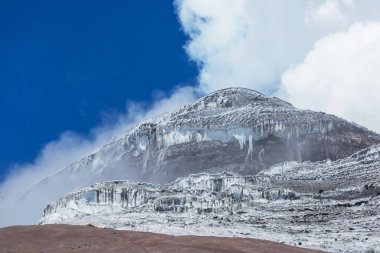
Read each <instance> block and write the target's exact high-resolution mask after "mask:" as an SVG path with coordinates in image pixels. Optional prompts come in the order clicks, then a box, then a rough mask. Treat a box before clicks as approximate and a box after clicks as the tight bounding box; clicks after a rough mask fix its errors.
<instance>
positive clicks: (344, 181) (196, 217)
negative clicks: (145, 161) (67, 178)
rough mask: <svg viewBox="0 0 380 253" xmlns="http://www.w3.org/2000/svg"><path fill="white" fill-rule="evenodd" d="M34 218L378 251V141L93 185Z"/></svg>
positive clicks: (379, 206) (335, 249) (342, 249)
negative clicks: (315, 154) (303, 156)
mask: <svg viewBox="0 0 380 253" xmlns="http://www.w3.org/2000/svg"><path fill="white" fill-rule="evenodd" d="M347 171H348V173H346V172H347ZM40 222H41V223H42V224H49V223H68V224H88V223H91V224H94V225H97V226H101V227H113V228H118V229H132V230H138V231H152V232H160V233H168V234H176V235H178V234H195V235H220V236H247V237H254V238H261V239H271V240H276V241H280V242H285V243H289V244H298V243H299V242H302V245H303V246H306V247H312V248H317V249H323V250H326V251H332V252H370V251H372V252H373V251H375V252H376V250H380V245H379V244H378V242H379V240H380V146H379V145H377V146H373V147H370V148H367V149H365V150H362V151H360V152H358V153H355V154H353V155H352V156H350V157H348V158H345V159H341V160H337V161H333V162H332V161H322V162H316V163H311V162H307V163H306V162H303V163H301V162H291V163H283V164H278V165H275V166H272V167H271V168H268V169H266V170H264V171H262V172H261V173H259V174H258V175H256V176H241V175H238V174H236V173H227V172H225V173H220V174H207V173H202V174H196V175H190V176H188V177H183V178H178V179H177V180H175V181H173V182H172V183H170V184H166V185H161V186H159V185H152V184H146V183H133V182H131V181H113V182H105V183H100V184H95V185H93V186H91V187H87V188H84V189H80V190H76V191H74V192H73V193H71V194H68V195H66V196H64V197H62V198H60V199H59V200H58V201H56V202H53V203H51V204H50V205H48V206H47V208H46V209H45V212H44V216H43V217H42V219H41V221H40ZM352 238H355V239H352Z"/></svg>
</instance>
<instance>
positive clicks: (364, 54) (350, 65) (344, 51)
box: [282, 22, 380, 132]
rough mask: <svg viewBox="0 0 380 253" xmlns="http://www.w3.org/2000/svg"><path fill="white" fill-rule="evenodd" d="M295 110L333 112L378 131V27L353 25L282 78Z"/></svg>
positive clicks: (326, 40)
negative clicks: (296, 108) (301, 108)
mask: <svg viewBox="0 0 380 253" xmlns="http://www.w3.org/2000/svg"><path fill="white" fill-rule="evenodd" d="M282 80H283V89H284V91H285V92H286V93H287V97H288V99H289V100H290V101H291V102H292V103H294V104H295V105H296V106H299V107H303V108H309V109H313V110H319V111H327V112H330V113H334V114H336V115H338V116H341V117H343V118H346V119H349V120H352V121H355V122H357V123H365V125H366V126H367V127H369V128H370V129H372V130H376V131H378V132H380V114H379V113H378V108H379V107H380V101H379V94H380V22H359V23H355V24H353V25H352V26H351V27H350V28H349V29H348V30H347V31H345V32H339V33H335V34H332V35H330V36H327V37H325V38H323V39H321V40H319V41H317V42H316V43H315V45H314V48H313V50H311V51H310V52H309V53H308V55H307V56H306V57H305V59H304V61H303V62H302V63H300V64H298V65H296V66H294V67H292V68H290V69H289V70H288V71H286V72H285V73H284V75H283V79H282Z"/></svg>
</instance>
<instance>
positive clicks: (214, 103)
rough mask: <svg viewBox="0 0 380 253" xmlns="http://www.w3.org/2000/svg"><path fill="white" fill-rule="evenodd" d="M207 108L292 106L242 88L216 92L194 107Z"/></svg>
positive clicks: (196, 103)
mask: <svg viewBox="0 0 380 253" xmlns="http://www.w3.org/2000/svg"><path fill="white" fill-rule="evenodd" d="M199 104H203V105H204V106H205V107H217V108H230V107H243V106H248V105H250V106H251V107H252V106H273V107H279V106H285V107H289V106H291V107H292V105H291V104H289V103H287V102H285V101H282V100H280V99H278V98H272V97H268V96H266V95H264V94H262V93H261V92H258V91H256V90H251V89H248V88H241V87H230V88H225V89H221V90H217V91H214V92H212V93H210V94H208V95H206V96H204V97H202V98H200V99H199V100H198V101H197V102H195V103H194V105H199Z"/></svg>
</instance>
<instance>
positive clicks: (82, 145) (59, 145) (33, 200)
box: [0, 87, 199, 227]
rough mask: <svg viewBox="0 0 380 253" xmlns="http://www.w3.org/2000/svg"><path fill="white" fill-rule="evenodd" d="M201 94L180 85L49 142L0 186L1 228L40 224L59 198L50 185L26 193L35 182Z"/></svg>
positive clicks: (16, 167) (63, 185) (191, 88)
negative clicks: (83, 130)
mask: <svg viewBox="0 0 380 253" xmlns="http://www.w3.org/2000/svg"><path fill="white" fill-rule="evenodd" d="M198 96H199V95H198V90H197V89H196V88H193V87H182V88H176V89H174V90H173V92H172V93H171V94H169V96H168V95H165V94H160V95H159V96H156V97H154V102H153V103H152V104H151V105H150V106H149V105H145V104H142V103H136V102H129V103H128V104H127V112H126V113H125V114H124V115H118V116H116V117H115V116H114V117H113V118H114V119H115V120H114V121H113V123H109V122H107V123H105V124H103V125H102V126H99V127H97V128H94V129H93V130H92V131H91V133H90V134H89V136H88V137H85V136H80V135H77V134H75V133H72V132H65V133H63V134H62V135H61V137H60V138H59V139H58V140H55V141H52V142H50V143H48V144H47V145H46V146H45V147H44V148H43V149H42V151H41V153H40V155H39V156H38V157H37V158H36V159H35V161H34V162H33V163H31V164H23V165H17V166H14V167H13V168H12V171H13V173H12V174H11V175H9V176H8V177H7V179H6V180H5V181H4V182H3V183H2V184H1V185H0V227H1V226H6V225H13V224H31V223H36V222H37V220H38V219H39V218H40V217H41V215H42V212H43V209H44V208H45V207H46V205H47V204H48V202H50V201H53V200H55V199H56V193H55V192H52V191H51V189H49V186H46V187H45V189H44V190H43V191H42V192H39V193H38V194H37V193H33V194H34V195H33V194H28V195H27V197H26V196H24V194H25V193H26V192H27V191H28V189H29V188H30V187H32V186H33V185H35V184H37V183H38V182H40V181H41V180H43V179H44V178H46V177H48V176H51V175H54V174H55V173H57V172H58V171H59V170H61V169H63V168H64V167H65V166H66V165H69V164H71V163H73V162H75V161H77V160H79V159H80V158H82V157H84V156H86V155H88V154H90V153H91V152H93V151H94V150H96V149H97V148H99V147H101V146H102V145H104V144H106V143H107V142H109V141H110V139H111V138H118V136H122V135H124V134H126V133H127V130H128V129H130V128H131V127H133V126H135V125H136V124H137V123H139V122H140V121H142V120H144V119H146V118H151V117H153V116H157V115H160V114H162V113H165V112H167V111H170V110H172V109H174V108H177V107H179V106H181V105H184V104H187V103H189V102H192V101H194V100H195V99H196V98H197V97H198ZM61 187H62V188H61V189H62V190H63V191H66V192H70V191H72V190H73V189H72V188H70V187H71V186H68V185H66V184H65V183H64V182H62V185H61ZM41 194H43V196H41ZM26 198H27V199H26ZM45 200H49V201H47V202H46V201H45ZM25 205H27V207H25Z"/></svg>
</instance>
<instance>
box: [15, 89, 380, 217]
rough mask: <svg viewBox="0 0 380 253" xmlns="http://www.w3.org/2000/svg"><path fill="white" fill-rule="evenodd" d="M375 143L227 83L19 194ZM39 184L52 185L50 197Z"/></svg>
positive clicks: (307, 157)
mask: <svg viewBox="0 0 380 253" xmlns="http://www.w3.org/2000/svg"><path fill="white" fill-rule="evenodd" d="M377 143H380V136H379V135H378V134H376V133H374V132H371V131H369V130H367V129H365V128H363V127H360V126H357V125H355V124H353V123H350V122H347V121H345V120H343V119H340V118H338V117H335V116H333V115H328V114H325V113H321V112H313V111H308V110H299V109H297V108H295V107H293V106H292V105H291V104H289V103H287V102H284V101H282V100H280V99H278V98H271V97H267V96H265V95H263V94H261V93H259V92H256V91H253V90H248V89H243V88H230V89H224V90H220V91H216V92H214V93H211V94H209V95H207V96H205V97H203V98H200V99H199V100H198V101H196V102H194V103H192V104H189V105H186V106H183V107H181V108H178V109H176V110H174V111H172V112H169V113H166V114H164V115H161V116H160V117H156V118H154V119H148V120H146V121H144V122H142V123H141V124H139V125H138V126H136V127H135V128H134V129H132V130H131V131H130V132H128V133H126V135H125V136H124V137H123V138H121V139H119V140H116V141H113V142H110V143H109V144H107V145H105V146H103V147H101V148H99V149H98V150H97V151H95V152H94V153H92V154H90V155H89V156H87V157H84V158H83V159H81V160H80V161H78V162H76V163H73V164H71V165H69V166H67V167H66V168H63V169H62V170H61V171H59V172H58V173H57V174H56V175H53V176H51V177H49V178H46V179H44V180H43V181H41V182H40V183H39V184H37V185H36V186H34V187H32V188H31V189H30V191H28V193H27V194H26V195H25V198H24V200H21V202H25V203H24V204H25V206H28V205H29V204H28V203H27V200H28V199H29V200H32V201H33V204H38V203H36V202H38V201H39V202H40V205H41V208H42V206H44V205H46V203H48V202H49V201H51V200H53V199H54V198H58V197H59V196H62V195H63V194H65V193H66V192H68V191H71V190H73V189H75V188H77V187H84V186H87V185H90V184H93V183H96V182H101V181H105V180H119V179H130V180H134V181H145V182H152V183H165V182H170V181H172V180H174V179H176V178H177V177H181V176H187V175H189V174H194V173H201V172H208V173H218V172H222V171H233V172H236V173H238V174H241V175H247V174H250V175H251V174H252V175H253V174H257V173H258V172H260V171H261V170H263V169H266V168H268V167H270V166H271V165H273V164H277V163H280V162H284V161H319V160H324V159H331V160H336V159H339V158H343V157H346V156H348V155H351V154H353V153H354V152H357V151H359V150H361V149H363V148H366V147H368V146H371V145H374V144H377ZM46 189H49V190H50V191H51V192H52V193H53V194H50V195H49V198H45V195H46V194H44V191H46ZM37 216H38V213H36V218H37Z"/></svg>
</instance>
